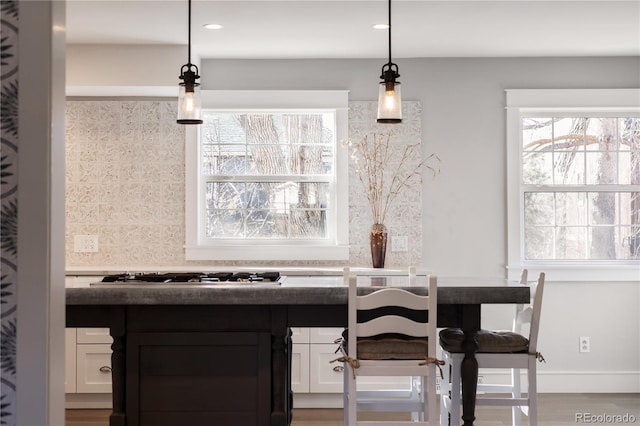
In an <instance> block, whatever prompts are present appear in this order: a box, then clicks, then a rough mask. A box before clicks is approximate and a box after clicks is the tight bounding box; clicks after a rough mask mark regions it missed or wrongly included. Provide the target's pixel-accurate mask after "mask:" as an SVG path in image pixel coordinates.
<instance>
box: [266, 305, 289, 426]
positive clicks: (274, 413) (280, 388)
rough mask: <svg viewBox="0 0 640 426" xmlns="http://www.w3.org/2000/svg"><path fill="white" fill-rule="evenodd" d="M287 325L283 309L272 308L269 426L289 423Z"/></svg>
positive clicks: (285, 425)
mask: <svg viewBox="0 0 640 426" xmlns="http://www.w3.org/2000/svg"><path fill="white" fill-rule="evenodd" d="M288 342H289V327H287V313H286V311H285V310H284V309H278V308H274V309H273V310H272V316H271V392H272V394H271V401H272V405H271V426H288V425H289V424H290V420H291V419H290V408H291V407H290V406H289V398H290V395H289V388H290V386H291V385H290V384H289V383H288V380H289V351H288V347H289V343H288Z"/></svg>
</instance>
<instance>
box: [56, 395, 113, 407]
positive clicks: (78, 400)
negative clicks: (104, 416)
mask: <svg viewBox="0 0 640 426" xmlns="http://www.w3.org/2000/svg"><path fill="white" fill-rule="evenodd" d="M112 406H113V405H112V400H111V394H110V393H67V394H65V408H67V409H91V408H106V409H110V408H111V407H112Z"/></svg>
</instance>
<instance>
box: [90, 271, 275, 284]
mask: <svg viewBox="0 0 640 426" xmlns="http://www.w3.org/2000/svg"><path fill="white" fill-rule="evenodd" d="M285 278H286V277H284V276H282V275H280V273H279V272H166V273H146V272H138V273H129V272H125V273H123V274H116V275H107V276H105V277H104V278H102V281H101V282H96V283H91V285H100V284H103V285H104V284H134V283H135V284H145V283H146V284H158V283H174V284H189V283H202V284H206V283H222V282H228V283H234V282H235V283H256V284H258V283H277V284H280V283H281V282H282V281H283V280H284V279H285Z"/></svg>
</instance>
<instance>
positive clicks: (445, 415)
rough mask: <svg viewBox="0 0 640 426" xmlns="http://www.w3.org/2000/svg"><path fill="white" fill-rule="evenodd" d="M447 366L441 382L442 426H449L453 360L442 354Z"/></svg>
mask: <svg viewBox="0 0 640 426" xmlns="http://www.w3.org/2000/svg"><path fill="white" fill-rule="evenodd" d="M442 358H443V361H444V362H445V366H444V368H443V375H444V377H443V378H442V381H441V382H440V426H448V425H449V407H451V401H450V400H449V392H450V390H451V359H450V358H449V357H448V356H447V355H446V353H444V352H443V354H442Z"/></svg>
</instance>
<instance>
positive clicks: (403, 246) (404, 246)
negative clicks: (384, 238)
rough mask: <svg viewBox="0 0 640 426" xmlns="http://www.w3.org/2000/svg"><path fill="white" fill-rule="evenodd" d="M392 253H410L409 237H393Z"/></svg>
mask: <svg viewBox="0 0 640 426" xmlns="http://www.w3.org/2000/svg"><path fill="white" fill-rule="evenodd" d="M391 251H392V252H403V251H405V252H406V251H409V237H407V236H406V235H403V236H394V237H391Z"/></svg>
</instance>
